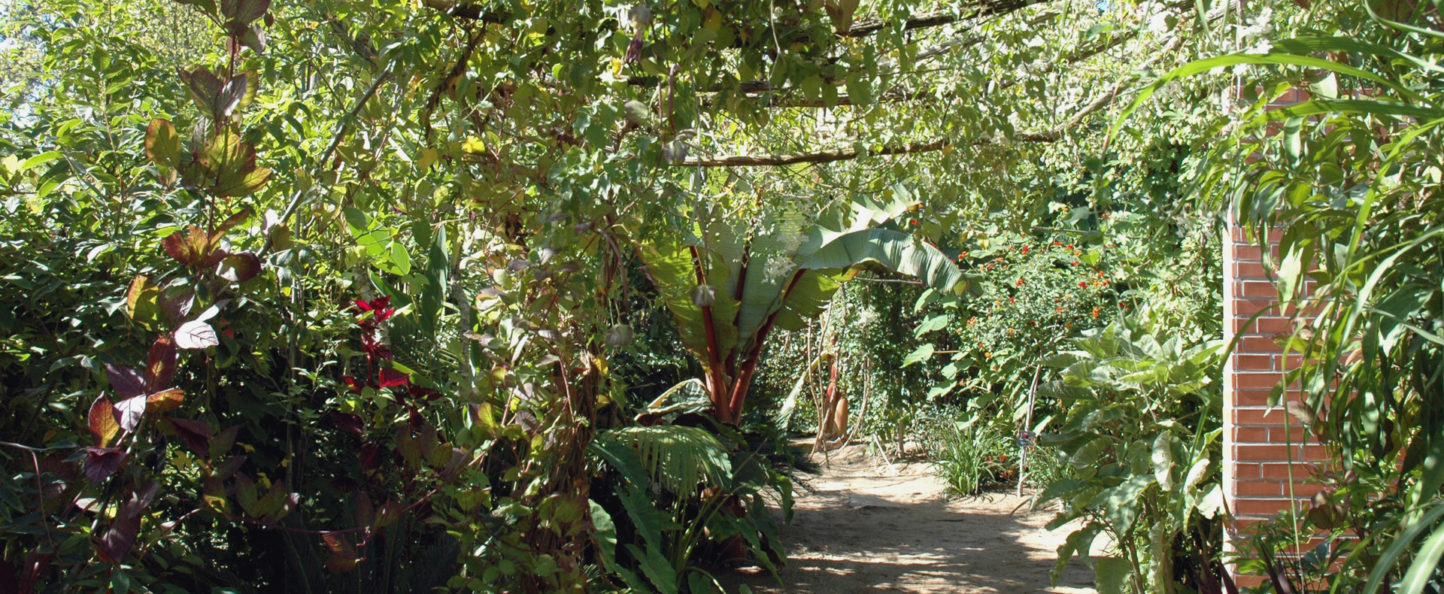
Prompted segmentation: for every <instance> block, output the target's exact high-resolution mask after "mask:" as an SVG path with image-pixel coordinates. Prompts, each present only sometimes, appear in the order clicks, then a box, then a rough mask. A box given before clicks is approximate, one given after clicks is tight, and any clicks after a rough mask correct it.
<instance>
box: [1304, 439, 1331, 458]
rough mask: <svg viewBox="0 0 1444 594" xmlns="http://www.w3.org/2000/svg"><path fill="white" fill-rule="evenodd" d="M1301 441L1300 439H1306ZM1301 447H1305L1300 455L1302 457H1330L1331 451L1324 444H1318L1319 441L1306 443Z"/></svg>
mask: <svg viewBox="0 0 1444 594" xmlns="http://www.w3.org/2000/svg"><path fill="white" fill-rule="evenodd" d="M1299 441H1300V442H1303V441H1304V439H1300V440H1299ZM1310 441H1312V440H1310ZM1301 447H1302V449H1303V452H1302V453H1301V454H1300V455H1299V457H1300V458H1303V459H1304V460H1328V459H1329V451H1328V448H1326V447H1324V445H1323V444H1318V443H1305V444H1304V445H1303V446H1301Z"/></svg>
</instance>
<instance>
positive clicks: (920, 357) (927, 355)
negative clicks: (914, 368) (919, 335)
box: [902, 342, 934, 367]
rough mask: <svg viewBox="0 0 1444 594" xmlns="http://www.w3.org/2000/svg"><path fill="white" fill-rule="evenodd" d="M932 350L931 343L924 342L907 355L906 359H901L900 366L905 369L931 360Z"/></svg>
mask: <svg viewBox="0 0 1444 594" xmlns="http://www.w3.org/2000/svg"><path fill="white" fill-rule="evenodd" d="M933 349H934V347H933V343H931V342H925V343H923V344H921V345H919V346H918V348H916V349H913V352H911V353H908V356H907V357H904V358H903V365H902V366H903V367H907V366H909V365H912V364H914V363H921V362H924V361H927V360H929V359H931V358H932V356H933Z"/></svg>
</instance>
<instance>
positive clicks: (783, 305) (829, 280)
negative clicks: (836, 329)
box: [641, 187, 962, 413]
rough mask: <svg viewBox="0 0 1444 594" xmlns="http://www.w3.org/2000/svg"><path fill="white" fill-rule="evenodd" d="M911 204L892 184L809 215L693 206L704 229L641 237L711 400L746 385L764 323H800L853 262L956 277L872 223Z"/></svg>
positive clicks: (928, 251) (929, 279)
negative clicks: (706, 293) (704, 373)
mask: <svg viewBox="0 0 1444 594" xmlns="http://www.w3.org/2000/svg"><path fill="white" fill-rule="evenodd" d="M917 207H918V202H917V201H916V200H915V199H914V198H913V196H912V195H911V194H910V193H909V192H907V190H905V189H903V188H901V187H894V188H893V189H892V190H891V191H889V192H888V193H887V194H886V198H885V199H884V200H882V201H879V200H874V199H872V198H867V197H858V198H854V199H853V200H850V201H846V202H839V203H836V204H833V205H831V206H829V207H828V208H826V209H824V210H823V212H822V213H820V214H819V215H818V216H817V217H816V218H815V219H813V220H809V219H808V218H806V217H804V216H802V215H801V214H800V213H798V212H796V211H795V210H791V209H781V210H773V211H770V212H768V213H767V214H766V216H763V217H761V218H760V219H758V220H754V221H738V220H726V219H725V217H704V216H703V213H700V212H699V213H698V217H697V220H708V221H709V222H708V223H707V224H706V226H705V228H703V226H702V225H701V224H697V225H695V226H694V228H693V229H691V233H690V234H689V235H690V237H688V238H686V239H677V238H675V237H671V238H668V237H664V238H661V239H658V240H655V241H647V242H643V244H642V245H641V254H642V258H643V260H644V261H645V264H646V266H647V270H648V272H649V274H650V275H651V276H652V279H653V281H654V282H656V283H657V285H658V289H659V290H660V291H661V292H662V296H663V299H664V301H665V302H666V304H667V307H668V309H669V310H671V312H672V316H673V318H674V319H675V320H676V322H677V326H678V331H679V333H680V334H681V336H682V341H683V343H684V344H685V345H686V346H687V348H688V349H689V350H691V351H692V353H693V354H694V355H696V356H697V358H698V359H699V360H701V361H702V362H703V363H704V364H706V365H707V366H708V368H709V371H708V373H709V374H710V375H712V376H715V377H716V379H717V382H718V383H717V384H716V385H714V386H712V389H713V390H714V391H716V392H719V393H717V394H714V403H718V404H721V402H722V401H721V399H720V398H718V397H719V396H720V395H721V394H720V392H721V391H726V390H729V389H735V391H737V392H738V394H734V395H733V397H732V400H733V401H737V400H739V397H740V396H741V394H742V393H745V391H746V384H747V383H748V377H749V376H750V373H749V370H748V369H747V368H748V367H749V366H751V365H754V364H755V363H756V359H757V356H758V354H759V353H760V352H761V342H762V341H763V340H766V336H767V332H768V330H769V329H770V328H771V327H772V326H777V327H781V328H784V329H790V330H795V329H798V328H801V327H803V326H804V325H805V324H806V323H807V321H808V320H811V319H812V318H814V317H816V316H817V315H818V314H819V313H821V312H822V309H823V308H824V307H826V305H827V303H828V301H829V300H831V298H832V295H833V294H834V293H835V292H836V291H837V289H838V288H839V287H840V286H841V283H842V282H844V281H846V280H847V279H849V278H851V277H852V276H853V275H855V274H856V273H857V272H858V271H859V270H863V269H874V270H882V271H887V272H895V273H900V274H905V275H908V276H912V277H916V278H919V279H921V280H923V281H924V282H925V283H926V284H927V285H928V286H929V287H932V288H934V289H939V290H947V289H951V288H953V287H954V286H956V285H957V284H958V281H960V280H961V279H962V275H961V273H960V272H959V271H958V269H957V267H956V266H954V265H953V263H952V262H951V261H950V260H949V259H948V258H947V256H945V255H943V253H942V252H940V251H938V250H937V248H934V247H932V246H930V245H926V244H923V243H921V242H919V241H918V240H916V239H915V238H913V237H912V236H911V235H909V234H906V233H903V232H900V231H896V230H892V229H882V228H878V227H877V226H878V225H883V224H886V223H888V222H889V221H891V220H893V219H895V218H897V217H898V216H901V215H902V214H904V213H906V212H909V211H911V210H913V209H916V208H917ZM699 278H701V279H702V280H703V281H705V283H706V284H707V285H709V286H711V287H712V289H713V294H714V295H715V297H714V300H713V303H712V305H711V306H710V307H709V308H704V307H701V306H698V305H697V303H695V302H694V300H693V291H694V289H695V288H696V287H697V285H698V284H699ZM739 287H740V289H741V290H740V291H739V290H738V288H739ZM709 315H710V322H711V328H712V335H713V338H712V339H709V337H708V316H709ZM719 364H720V366H721V369H718V368H717V365H719ZM733 382H736V385H735V386H731V387H730V388H729V384H732V383H733ZM733 412H734V413H735V412H736V411H733Z"/></svg>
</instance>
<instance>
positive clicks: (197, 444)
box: [166, 417, 211, 456]
mask: <svg viewBox="0 0 1444 594" xmlns="http://www.w3.org/2000/svg"><path fill="white" fill-rule="evenodd" d="M166 420H167V421H170V424H171V425H172V426H174V427H175V432H176V436H177V437H180V440H181V441H182V442H183V443H185V444H186V447H188V448H190V449H191V450H192V451H194V452H195V453H197V454H200V455H202V456H205V455H206V454H207V453H209V452H210V447H211V426H210V425H207V424H205V423H202V422H200V421H193V420H191V419H177V418H174V417H170V418H167V419H166Z"/></svg>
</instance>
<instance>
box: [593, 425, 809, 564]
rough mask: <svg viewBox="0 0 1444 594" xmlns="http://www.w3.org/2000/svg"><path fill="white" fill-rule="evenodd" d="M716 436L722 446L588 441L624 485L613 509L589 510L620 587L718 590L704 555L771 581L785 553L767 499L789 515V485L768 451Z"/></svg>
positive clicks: (646, 437)
mask: <svg viewBox="0 0 1444 594" xmlns="http://www.w3.org/2000/svg"><path fill="white" fill-rule="evenodd" d="M700 410H706V409H705V408H703V409H700ZM719 429H720V430H721V435H722V437H721V439H719V438H718V437H715V436H714V435H713V434H712V433H710V432H708V431H706V430H703V429H699V428H696V427H687V426H680V425H654V426H642V427H626V428H619V429H613V430H611V431H607V432H605V433H604V434H602V435H601V436H600V437H599V438H598V439H597V440H596V441H595V442H593V444H592V449H593V451H595V452H596V453H597V455H598V456H599V457H600V458H601V459H602V460H604V461H605V462H606V464H607V466H609V467H610V468H611V469H612V470H613V471H614V472H616V473H617V474H619V475H620V477H621V479H622V481H623V484H622V485H621V486H620V488H619V489H618V490H617V492H616V496H615V500H614V501H613V500H612V499H611V498H607V501H604V502H602V503H601V504H596V503H594V505H596V506H597V508H598V509H601V510H602V513H603V514H605V515H606V517H607V518H608V519H609V520H610V521H612V522H613V526H614V528H613V530H615V534H614V536H612V537H613V538H617V541H616V543H617V544H619V545H621V546H620V548H617V547H616V545H613V548H612V549H611V551H610V552H604V557H603V564H604V566H606V567H607V569H608V570H609V571H611V572H613V573H615V574H616V575H618V576H619V577H620V578H621V580H622V582H623V583H625V584H626V585H627V586H629V587H631V588H633V589H636V590H639V591H650V590H652V589H655V590H656V591H658V592H681V591H687V592H702V591H715V592H721V591H722V588H721V586H720V584H718V582H717V580H716V578H715V577H714V576H713V575H712V574H711V573H709V572H708V570H707V566H706V565H704V564H703V561H704V560H705V559H706V558H707V557H709V556H719V557H720V558H721V559H720V560H721V561H723V562H725V563H737V562H740V561H743V560H747V559H750V560H752V561H755V562H757V563H758V564H760V565H761V566H763V567H765V568H766V569H767V570H768V571H771V572H772V573H773V574H774V575H776V572H777V570H778V567H779V564H780V563H781V561H782V559H783V549H782V548H781V542H780V540H779V538H778V534H777V526H775V525H774V522H773V519H772V516H771V515H770V513H769V511H768V509H767V501H766V498H765V497H764V495H767V494H771V495H772V496H773V497H777V498H779V500H780V501H781V502H782V512H783V515H784V516H785V517H790V516H791V491H792V485H791V483H790V481H788V480H787V478H786V477H785V476H784V475H782V474H780V473H779V472H778V471H776V470H775V469H773V468H772V465H771V462H770V461H769V459H768V457H767V456H766V448H767V447H768V446H767V445H766V444H759V445H760V446H761V448H759V447H758V446H749V445H748V441H747V440H745V439H742V438H743V435H742V434H741V433H737V432H736V431H735V430H733V429H730V428H727V427H719ZM724 442H725V443H724ZM609 502H610V503H612V505H619V506H620V507H621V508H622V510H624V511H625V516H622V515H620V512H619V511H617V510H616V509H615V508H612V509H608V507H609V506H608V505H607V504H608V503H609ZM622 517H625V518H626V519H628V520H630V521H629V522H619V521H618V519H620V518H622ZM628 534H630V537H628V536H627V535H628ZM623 552H625V554H622V553H623ZM644 578H645V579H644Z"/></svg>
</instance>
